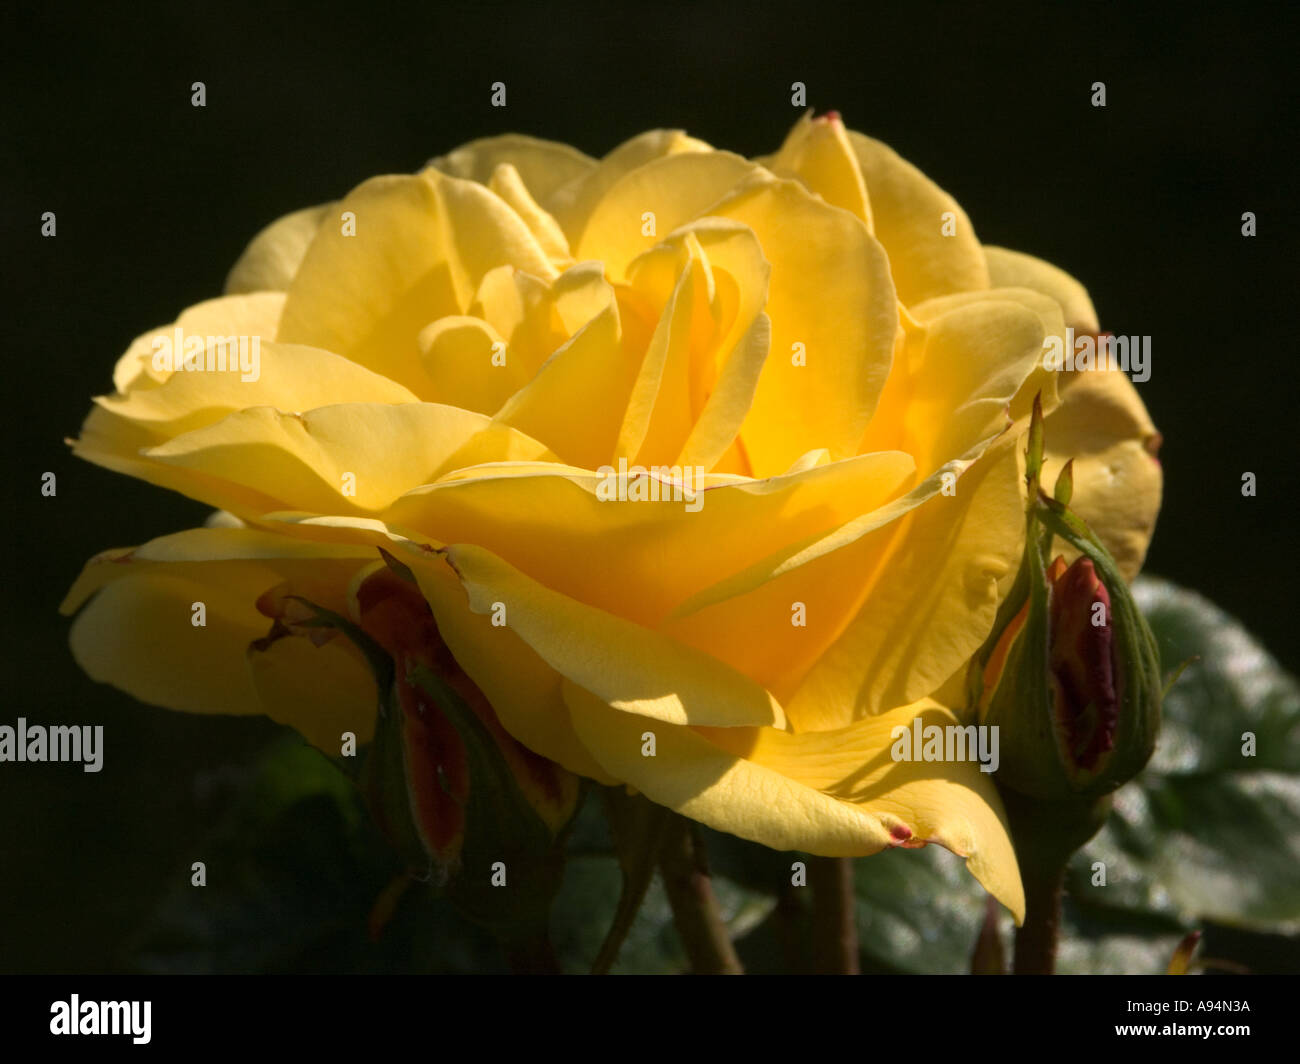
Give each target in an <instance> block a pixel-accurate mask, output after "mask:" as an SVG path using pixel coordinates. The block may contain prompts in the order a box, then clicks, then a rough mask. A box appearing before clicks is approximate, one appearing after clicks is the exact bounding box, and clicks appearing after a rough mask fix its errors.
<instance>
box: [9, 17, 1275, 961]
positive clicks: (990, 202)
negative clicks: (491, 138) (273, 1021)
mask: <svg viewBox="0 0 1300 1064" xmlns="http://www.w3.org/2000/svg"><path fill="white" fill-rule="evenodd" d="M1175 11H1176V12H1177V13H1176V14H1171V13H1172V12H1175ZM0 18H2V19H3V38H4V48H5V51H6V53H7V54H6V57H5V60H4V65H3V66H4V69H3V79H4V81H3V102H2V104H0V107H2V108H3V110H2V112H0V113H2V114H3V133H4V138H3V139H4V145H5V147H4V163H3V165H4V172H3V178H2V180H3V184H2V185H0V192H2V194H3V211H2V212H0V214H2V219H0V222H2V224H3V226H4V233H3V261H4V273H5V275H6V280H5V289H6V298H5V310H6V330H5V335H6V338H7V341H8V342H7V350H6V356H7V358H8V360H9V363H10V367H11V368H10V371H9V376H8V378H7V382H6V385H5V388H4V391H3V396H4V403H3V408H2V409H3V411H4V417H3V420H4V422H5V432H6V437H7V438H6V440H5V448H4V462H5V476H6V482H7V483H9V484H10V488H11V491H10V495H9V503H10V506H11V510H10V512H9V516H8V520H7V521H6V522H5V524H6V527H7V529H8V530H9V533H10V534H11V536H12V539H11V541H10V546H9V550H8V551H7V552H6V555H5V559H6V562H7V565H6V572H5V586H6V598H5V607H4V612H3V625H4V628H3V633H2V635H3V642H2V644H0V645H3V647H4V651H5V655H6V662H5V664H6V669H5V687H4V691H5V707H4V711H3V713H0V719H3V720H4V721H5V722H8V723H12V721H13V719H14V718H16V717H17V716H19V715H26V716H27V717H28V718H29V719H32V720H36V721H41V722H45V723H55V722H58V721H61V720H62V721H68V722H75V723H84V722H88V721H92V720H93V721H96V722H101V721H102V722H105V723H108V724H109V725H110V727H109V728H108V729H107V733H108V734H107V754H106V760H105V768H104V771H103V772H101V773H100V774H98V775H87V774H84V773H82V772H81V771H80V768H79V767H78V766H73V765H62V766H30V765H5V766H3V768H0V913H3V914H4V919H3V920H0V970H6V971H38V970H39V971H77V970H86V971H92V970H102V969H110V970H111V969H114V968H116V967H118V966H120V964H121V963H122V957H123V950H124V943H125V942H126V941H127V939H128V938H129V935H130V932H131V930H132V929H133V928H135V927H136V926H138V925H139V924H140V922H141V920H142V919H143V918H144V917H145V915H146V914H147V913H148V911H149V909H150V907H151V906H152V905H154V904H155V902H156V899H157V897H158V896H159V892H160V891H161V889H162V887H163V885H164V884H170V883H173V882H175V881H176V877H177V876H178V875H180V871H179V870H180V869H184V868H188V864H189V862H190V860H192V859H197V858H195V857H194V856H193V851H194V846H195V840H196V838H197V837H198V836H199V835H200V834H201V833H202V831H203V830H204V829H205V827H206V826H207V825H208V823H209V820H210V819H211V816H212V810H213V808H214V805H215V804H219V801H220V794H221V791H222V786H223V782H222V781H223V780H224V779H226V778H227V776H228V775H229V774H230V772H231V771H232V766H235V765H238V764H239V763H241V759H243V758H244V757H245V756H246V755H247V754H248V752H250V751H252V750H254V749H256V748H258V747H259V746H260V745H261V744H263V743H264V742H265V741H266V740H267V739H268V737H270V736H272V735H274V734H275V731H276V729H274V728H273V727H272V726H270V725H269V724H266V723H265V722H263V721H259V720H228V719H202V718H192V717H187V716H184V715H181V714H173V713H163V712H158V711H156V710H151V709H148V708H146V707H140V706H137V705H136V704H134V703H133V702H132V700H131V699H129V698H127V697H125V696H123V695H121V694H119V693H118V692H116V691H113V690H109V689H105V688H101V687H99V686H97V685H95V684H93V683H91V682H90V681H89V680H88V679H87V678H86V677H84V676H83V675H81V674H80V672H79V671H78V670H77V668H76V667H75V666H74V664H73V662H72V660H71V656H70V654H69V652H68V650H67V643H66V634H67V627H68V622H67V621H66V620H65V619H63V618H60V617H59V616H58V615H57V613H56V606H57V604H58V601H59V599H60V598H61V597H62V595H63V593H64V592H65V590H66V589H67V587H68V586H69V584H70V583H71V582H72V580H73V579H74V578H75V576H76V574H77V572H78V571H79V569H80V567H81V565H82V563H83V562H84V561H85V560H86V559H87V558H89V557H90V556H91V555H92V554H94V553H95V552H97V551H99V550H101V549H104V548H106V547H113V546H124V545H131V544H136V543H139V542H142V541H144V540H147V539H150V538H152V537H154V536H157V535H160V534H164V533H166V532H170V531H176V530H179V529H182V528H187V527H191V526H193V525H196V524H198V523H200V522H201V520H202V518H203V517H204V516H205V514H206V511H205V510H204V509H202V508H201V507H199V506H198V505H197V504H195V503H192V502H189V501H188V500H185V499H182V498H179V497H169V496H167V495H165V494H164V493H162V492H160V491H159V490H158V489H155V488H152V487H149V486H147V485H144V484H140V483H137V482H135V481H132V480H129V479H127V478H124V477H119V476H116V475H114V474H111V473H109V472H107V471H105V470H102V469H99V468H97V467H94V466H91V465H89V464H86V463H82V462H78V461H76V460H74V459H72V458H71V456H70V455H69V453H68V451H67V449H66V448H65V446H64V444H63V442H62V440H63V439H64V437H67V436H72V435H75V434H76V432H77V430H78V428H79V426H80V424H81V421H82V419H83V418H84V416H85V414H86V413H87V411H88V410H89V401H90V397H91V396H92V395H93V394H99V393H103V392H106V391H110V390H111V381H110V374H111V370H112V367H113V363H114V361H115V359H116V358H117V356H118V355H119V354H120V353H121V352H122V351H123V350H125V348H126V346H127V344H128V343H129V342H130V340H131V339H132V338H133V337H134V336H136V335H137V334H139V333H141V332H143V331H144V330H146V329H148V328H151V327H153V326H156V325H160V324H164V323H166V322H169V321H172V320H173V319H174V318H175V316H176V314H177V313H178V312H179V311H180V310H181V309H183V308H184V307H186V306H187V305H189V304H191V303H194V302H197V301H199V300H202V299H206V298H210V297H212V296H214V295H217V294H219V292H220V288H221V284H222V281H223V279H224V276H225V274H226V271H227V270H228V269H229V267H230V265H231V264H232V263H233V262H234V260H235V258H236V257H237V256H238V254H239V252H240V251H241V250H242V248H243V246H244V245H245V243H246V242H247V240H248V239H249V238H250V237H251V236H252V235H253V233H254V232H256V231H257V230H258V229H259V228H260V227H261V226H263V225H264V224H266V223H267V222H269V221H271V220H272V219H274V218H276V217H277V216H279V215H281V214H283V213H286V212H287V211H290V210H293V209H296V208H298V207H301V206H306V205H309V204H315V203H320V202H323V201H325V200H330V199H334V198H337V197H339V196H340V195H341V194H342V193H343V192H345V191H346V190H347V189H349V188H350V187H351V186H353V185H355V184H356V183H358V182H360V181H361V180H363V179H364V178H366V177H368V176H371V175H374V174H377V173H383V172H398V171H410V170H413V169H416V168H418V167H419V166H420V165H421V164H422V163H424V162H425V160H427V159H428V158H430V157H431V156H434V155H438V154H441V153H443V152H445V151H447V150H449V149H450V148H452V147H454V146H456V145H457V144H459V143H461V142H463V141H466V140H469V139H472V138H475V137H479V136H485V135H489V134H494V133H501V132H524V133H531V134H535V135H539V136H543V137H548V138H552V139H555V140H560V141H567V142H569V143H572V144H574V145H575V146H577V147H579V148H581V149H583V150H584V151H586V152H588V153H590V154H593V155H600V154H603V153H604V152H606V151H608V150H609V149H611V148H613V147H614V146H615V145H617V144H618V143H619V142H621V141H622V140H624V139H626V138H627V137H630V136H632V135H634V134H636V133H638V132H640V131H642V130H645V129H649V128H652V127H656V126H673V127H681V128H685V129H686V130H688V131H689V132H690V133H692V134H694V135H696V136H698V137H701V138H703V139H705V140H707V141H709V142H711V143H714V144H716V145H718V146H719V147H725V148H729V149H732V150H735V151H738V152H741V153H743V154H747V155H753V154H761V153H766V152H768V151H771V150H774V149H775V148H776V147H777V146H778V145H779V143H780V141H781V139H782V138H783V137H784V135H785V134H786V132H787V131H788V129H789V127H790V126H791V125H792V124H793V122H794V121H795V119H796V118H797V117H798V116H797V113H796V112H795V110H794V109H793V108H792V107H791V104H790V85H791V82H793V81H796V80H797V81H803V82H805V83H806V85H807V89H808V102H809V103H810V104H811V105H812V106H813V107H814V108H816V109H817V110H826V109H831V108H834V109H837V110H839V111H840V112H841V113H842V115H843V116H844V119H845V121H846V122H847V123H848V124H849V125H850V126H851V127H853V128H856V129H860V130H862V131H863V132H866V133H869V134H871V135H873V136H875V137H878V138H880V139H882V140H884V141H886V142H887V143H889V144H890V145H891V146H893V147H894V148H895V149H897V150H898V151H899V152H900V153H901V154H902V155H903V156H904V157H906V158H908V159H910V160H911V161H912V162H914V163H915V164H916V165H918V166H919V167H920V168H921V169H922V170H923V171H924V172H925V173H927V174H928V175H930V176H931V177H932V178H933V179H934V180H936V181H937V182H938V183H939V184H941V185H942V186H943V187H945V188H946V189H947V190H949V191H950V192H951V193H952V194H953V195H954V196H955V197H956V198H957V200H958V201H959V202H960V203H961V204H962V205H963V206H964V207H965V208H966V210H967V211H968V213H969V214H970V216H971V218H972V220H973V222H974V224H975V227H976V230H977V232H978V233H979V235H980V237H981V239H982V240H983V241H985V242H986V243H995V244H1002V245H1005V246H1008V247H1012V248H1017V249H1020V250H1024V251H1028V252H1030V253H1033V254H1035V255H1039V256H1041V257H1043V258H1046V259H1048V260H1050V261H1052V262H1054V263H1057V264H1059V265H1061V266H1062V267H1064V268H1065V269H1067V270H1069V271H1070V272H1071V273H1073V274H1074V275H1075V276H1076V277H1078V278H1080V279H1081V280H1082V281H1083V282H1084V283H1085V284H1086V285H1087V286H1088V288H1089V289H1090V291H1091V294H1092V297H1093V301H1094V303H1095V304H1096V306H1097V308H1098V311H1099V314H1100V317H1101V320H1102V325H1103V328H1106V329H1109V330H1111V331H1114V332H1116V333H1124V334H1130V333H1136V334H1149V335H1151V336H1152V337H1153V340H1152V375H1151V379H1150V380H1149V381H1148V382H1147V383H1145V384H1142V385H1140V386H1139V387H1140V390H1141V394H1142V396H1143V398H1144V400H1145V401H1146V403H1147V406H1148V408H1149V409H1150V411H1151V414H1152V417H1153V419H1154V420H1155V422H1156V424H1157V426H1158V427H1159V428H1160V430H1161V431H1162V432H1163V433H1164V438H1165V443H1164V449H1163V451H1162V453H1161V459H1162V461H1163V463H1164V468H1165V475H1166V481H1165V502H1164V509H1163V512H1162V514H1161V518H1160V524H1159V527H1158V530H1157V534H1156V537H1155V541H1154V543H1153V545H1152V548H1151V553H1150V556H1149V561H1148V569H1149V570H1150V571H1152V572H1155V573H1158V574H1160V575H1163V576H1165V577H1168V578H1171V579H1173V580H1175V581H1178V582H1180V583H1182V584H1185V585H1189V586H1191V587H1194V588H1197V589H1198V590H1200V591H1201V592H1203V593H1204V594H1205V595H1207V596H1208V597H1210V598H1211V599H1213V600H1215V601H1216V602H1218V603H1219V604H1221V605H1222V606H1223V607H1224V608H1226V609H1227V610H1228V611H1229V612H1231V613H1233V614H1235V615H1237V616H1238V617H1240V618H1241V619H1242V620H1243V621H1244V622H1245V623H1246V625H1247V627H1249V628H1251V629H1252V630H1254V631H1255V632H1257V633H1259V634H1260V636H1261V637H1262V639H1263V641H1264V643H1265V644H1266V645H1267V646H1268V647H1269V649H1270V650H1271V651H1272V652H1273V653H1274V654H1276V655H1278V656H1279V657H1280V658H1281V659H1282V661H1283V662H1284V663H1285V664H1286V665H1288V666H1289V667H1290V668H1292V669H1293V670H1295V669H1296V668H1297V666H1300V640H1297V639H1296V638H1295V634H1294V633H1295V627H1296V623H1295V602H1296V580H1295V577H1294V565H1295V558H1294V553H1293V547H1294V544H1295V542H1296V535H1295V531H1294V526H1293V525H1292V523H1291V522H1292V521H1293V520H1294V519H1295V517H1296V507H1295V505H1294V502H1293V500H1294V492H1295V489H1296V471H1295V464H1296V448H1295V446H1294V444H1293V442H1292V441H1293V439H1294V437H1293V432H1294V429H1295V421H1296V417H1295V414H1294V412H1293V410H1294V403H1295V397H1296V392H1297V378H1298V374H1297V370H1296V357H1297V354H1296V350H1295V345H1294V343H1293V341H1292V333H1291V326H1292V323H1293V322H1294V320H1295V304H1296V297H1297V284H1296V282H1297V270H1296V265H1295V237H1296V232H1295V224H1294V219H1295V215H1294V196H1295V184H1294V181H1293V180H1292V172H1293V166H1294V164H1295V138H1296V119H1297V110H1296V106H1295V104H1296V100H1295V94H1294V87H1295V86H1294V79H1293V77H1292V73H1291V72H1292V70H1293V66H1294V48H1295V43H1296V42H1295V38H1296V34H1295V23H1294V21H1292V20H1293V18H1294V16H1290V15H1289V12H1288V7H1287V6H1283V5H1280V4H1279V5H1277V6H1276V7H1258V8H1255V9H1249V8H1242V7H1238V6H1234V7H1232V8H1226V7H1225V8H1206V7H1202V6H1201V5H1197V4H1189V5H1184V6H1182V7H1181V8H1178V9H1174V8H1172V7H1170V8H1168V9H1165V8H1156V9H1153V10H1151V11H1149V12H1143V11H1140V10H1133V9H1131V5H1125V6H1124V7H1123V8H1109V7H1097V6H1095V5H1089V6H1088V7H1087V8H1086V9H1077V10H1076V9H1072V8H1070V7H1067V6H1057V5H1042V6H1038V5H1035V6H1034V7H1032V8H1027V9H1024V10H1021V9H1013V8H1004V7H996V6H989V7H985V6H980V7H979V8H978V9H977V10H976V9H973V6H963V7H958V6H956V5H954V6H951V7H947V6H944V7H923V6H919V5H910V4H908V5H899V4H887V5H876V4H871V5H851V6H848V7H846V8H845V9H843V10H837V9H834V8H819V7H817V6H815V5H805V4H797V3H793V2H791V3H783V4H780V5H771V6H763V5H741V4H731V5H715V6H705V5H696V4H691V5H681V6H676V5H657V6H646V7H641V6H636V7H635V8H630V9H629V10H628V11H627V12H626V13H624V12H623V11H622V10H621V9H610V8H606V9H596V8H579V7H565V8H553V7H547V6H544V5H541V4H537V5H528V6H522V5H521V6H512V5H505V6H502V5H489V4H473V5H471V4H465V5H463V6H461V7H458V8H456V9H452V8H450V7H447V8H444V7H442V6H439V5H411V6H410V7H408V8H404V9H386V8H384V7H382V6H381V5H374V4H372V5H360V6H353V5H349V6H347V7H346V8H345V7H343V6H339V7H338V8H337V9H334V8H319V9H317V8H312V9H303V10H301V11H296V10H291V9H289V8H286V7H284V6H282V5H277V4H268V5H260V6H259V8H258V9H257V10H253V9H239V8H236V7H233V6H232V5H228V4H215V3H213V4H208V3H194V4H187V5H185V6H184V7H176V8H164V7H158V8H146V7H139V6H136V5H133V10H131V11H123V10H121V9H120V8H118V7H116V6H115V7H112V8H110V7H107V6H104V7H100V6H99V5H95V6H94V7H91V6H89V5H87V7H86V8H85V9H84V10H83V9H81V8H79V7H75V6H70V5H57V4H56V5H41V6H39V7H32V8H28V9H26V10H17V11H16V10H14V9H12V8H10V7H6V8H5V11H4V14H3V16H0ZM194 81H203V82H205V84H206V86H207V106H206V108H203V109H196V108H193V107H192V106H191V105H190V85H191V83H192V82H194ZM494 81H504V82H506V84H507V91H508V106H507V107H506V108H505V109H495V108H492V107H491V106H489V94H490V85H491V83H492V82H494ZM1094 81H1104V82H1105V83H1106V88H1107V106H1106V107H1105V108H1104V109H1098V108H1094V107H1092V106H1091V105H1090V102H1089V100H1090V96H1091V85H1092V83H1093V82H1094ZM46 210H52V211H55V212H56V213H57V217H58V235H57V237H56V238H54V239H44V238H42V237H41V236H40V215H41V212H43V211H46ZM1247 210H1250V211H1254V212H1255V214H1256V215H1257V218H1258V230H1259V235H1258V236H1256V237H1255V238H1253V239H1245V238H1243V237H1242V235H1241V232H1240V227H1241V214H1242V212H1243V211H1247ZM47 470H48V471H52V472H54V473H56V474H57V477H58V495H57V497H56V498H44V497H42V496H41V495H40V478H41V474H42V473H43V472H45V471H47ZM1245 471H1252V472H1254V473H1256V474H1257V476H1258V484H1259V486H1258V492H1259V494H1258V496H1257V497H1256V498H1243V497H1242V495H1241V490H1240V489H1241V475H1242V473H1243V472H1245Z"/></svg>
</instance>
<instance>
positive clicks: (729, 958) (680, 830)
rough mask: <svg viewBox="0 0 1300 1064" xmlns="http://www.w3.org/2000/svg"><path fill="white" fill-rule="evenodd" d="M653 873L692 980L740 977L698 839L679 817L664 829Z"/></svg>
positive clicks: (696, 832)
mask: <svg viewBox="0 0 1300 1064" xmlns="http://www.w3.org/2000/svg"><path fill="white" fill-rule="evenodd" d="M659 871H660V873H661V874H662V875H663V877H664V888H665V890H666V891H667V893H668V901H669V903H670V904H671V905H672V907H673V923H674V924H676V926H677V934H678V935H680V936H681V940H682V944H683V945H684V946H685V947H686V955H687V957H689V958H690V963H691V970H692V971H693V972H694V973H695V974H696V975H741V974H743V973H744V970H745V969H744V968H743V967H742V966H741V963H740V958H739V957H737V956H736V949H735V947H734V946H733V945H732V943H731V936H730V935H729V934H728V932H727V925H726V923H725V921H724V920H723V919H722V913H721V912H720V911H719V910H718V900H717V898H716V897H715V896H714V893H713V883H712V880H711V879H710V877H709V863H708V857H707V855H706V854H705V850H704V843H703V839H701V837H700V833H699V829H698V828H697V827H696V825H695V824H694V823H693V822H692V821H690V820H687V819H686V818H685V817H681V816H673V817H672V819H671V820H670V822H669V824H668V825H667V828H666V829H665V834H664V844H663V849H662V850H661V851H660V854H659Z"/></svg>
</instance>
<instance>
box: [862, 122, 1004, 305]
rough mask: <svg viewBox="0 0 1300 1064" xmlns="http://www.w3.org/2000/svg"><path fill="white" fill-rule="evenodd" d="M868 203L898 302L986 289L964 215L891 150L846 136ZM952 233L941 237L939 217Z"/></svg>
mask: <svg viewBox="0 0 1300 1064" xmlns="http://www.w3.org/2000/svg"><path fill="white" fill-rule="evenodd" d="M849 143H850V144H852V145H853V151H854V154H855V155H856V156H857V160H858V166H859V167H861V169H862V176H863V179H864V180H865V181H866V185H867V197H868V199H870V201H871V217H872V223H873V226H874V229H875V234H876V237H877V239H879V240H880V242H881V243H882V244H884V245H885V250H886V251H888V252H889V264H890V267H891V269H892V270H893V274H894V284H895V285H896V286H897V288H898V298H899V299H901V300H902V301H903V303H905V304H906V305H908V306H911V305H912V304H913V303H919V302H921V300H923V299H931V298H933V297H934V296H942V295H947V294H948V293H950V292H965V291H970V290H973V289H979V288H988V287H989V272H988V267H987V266H986V265H985V262H984V252H983V249H982V248H981V247H980V243H979V241H978V240H977V239H976V238H975V230H974V228H973V227H972V226H971V223H970V219H969V218H967V217H966V212H965V211H963V210H962V209H961V206H960V204H958V203H957V201H956V200H955V199H953V198H952V197H951V196H950V195H948V193H946V192H944V191H943V189H941V188H940V187H939V186H938V185H936V184H935V183H934V182H933V181H931V180H930V179H929V178H928V177H926V176H925V175H924V174H923V173H921V171H920V170H918V169H917V168H916V167H915V166H913V165H912V164H911V163H909V162H907V161H906V160H905V159H903V158H901V157H900V156H899V155H898V153H897V152H895V151H894V150H893V149H892V148H889V147H888V146H886V145H884V144H882V143H880V141H878V140H872V139H871V138H870V137H865V136H863V135H862V134H861V133H854V132H851V131H850V133H849ZM949 214H950V215H951V219H950V220H951V222H952V225H953V226H954V227H955V228H954V229H953V233H952V235H951V236H945V235H944V223H945V221H946V220H949V219H945V215H949Z"/></svg>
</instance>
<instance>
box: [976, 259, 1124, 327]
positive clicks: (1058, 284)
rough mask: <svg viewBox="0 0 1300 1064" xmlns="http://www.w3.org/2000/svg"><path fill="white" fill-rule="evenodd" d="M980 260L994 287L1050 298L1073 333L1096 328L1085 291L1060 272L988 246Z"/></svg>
mask: <svg viewBox="0 0 1300 1064" xmlns="http://www.w3.org/2000/svg"><path fill="white" fill-rule="evenodd" d="M984 259H985V261H986V262H987V263H988V267H989V278H990V280H991V281H992V282H993V285H994V286H995V287H998V288H1004V287H1005V288H1032V289H1033V290H1034V291H1035V292H1042V293H1043V294H1044V295H1047V296H1051V297H1052V298H1053V299H1055V300H1056V301H1057V302H1058V303H1059V304H1060V305H1061V311H1062V313H1063V314H1064V315H1065V324H1066V325H1068V326H1070V327H1071V328H1072V329H1074V331H1075V332H1077V333H1095V332H1097V330H1098V329H1099V328H1100V326H1099V325H1098V324H1097V312H1096V311H1095V310H1093V308H1092V300H1091V299H1090V298H1089V297H1088V290H1087V289H1086V288H1084V287H1083V285H1081V284H1080V283H1079V282H1078V281H1076V280H1075V279H1074V278H1073V277H1071V276H1070V275H1069V274H1068V273H1066V272H1065V271H1064V270H1062V269H1059V268H1057V267H1056V266H1053V265H1052V264H1051V263H1050V262H1044V261H1043V260H1042V259H1036V258H1034V257H1033V256H1032V255H1026V254H1024V253H1023V252H1019V251H1008V250H1007V249H1006V248H999V247H992V246H990V245H988V244H985V245H984Z"/></svg>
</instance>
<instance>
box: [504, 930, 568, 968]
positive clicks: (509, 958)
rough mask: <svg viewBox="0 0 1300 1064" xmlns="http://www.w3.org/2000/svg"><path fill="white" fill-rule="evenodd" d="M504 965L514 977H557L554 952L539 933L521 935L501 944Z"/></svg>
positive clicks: (545, 936)
mask: <svg viewBox="0 0 1300 1064" xmlns="http://www.w3.org/2000/svg"><path fill="white" fill-rule="evenodd" d="M502 946H503V948H504V950H505V954H506V963H508V964H509V965H510V971H511V972H512V973H513V974H515V975H559V974H560V965H559V962H558V961H556V959H555V950H554V949H553V948H552V947H551V940H550V938H549V937H548V936H547V934H546V933H545V931H540V932H538V933H536V934H533V935H521V936H519V937H516V938H512V939H510V940H509V941H507V942H503V943H502Z"/></svg>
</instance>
